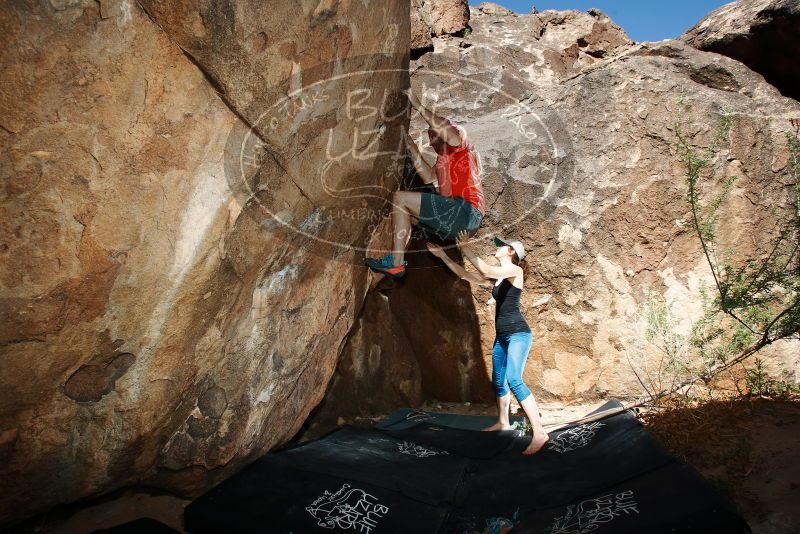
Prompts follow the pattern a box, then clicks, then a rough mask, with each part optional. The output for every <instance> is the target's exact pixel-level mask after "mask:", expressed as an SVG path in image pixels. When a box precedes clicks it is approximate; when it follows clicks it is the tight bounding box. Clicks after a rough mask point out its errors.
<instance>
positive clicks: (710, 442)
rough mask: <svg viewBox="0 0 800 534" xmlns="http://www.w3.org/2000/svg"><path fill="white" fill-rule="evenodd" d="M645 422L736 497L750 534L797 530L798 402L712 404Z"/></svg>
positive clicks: (799, 497) (799, 485)
mask: <svg viewBox="0 0 800 534" xmlns="http://www.w3.org/2000/svg"><path fill="white" fill-rule="evenodd" d="M643 420H644V422H645V425H646V426H647V428H648V430H650V431H651V432H652V433H653V434H655V435H656V436H657V437H658V438H659V439H660V440H661V441H662V442H663V443H664V445H665V446H666V447H667V448H668V449H669V450H670V451H671V452H672V453H673V454H675V455H676V456H678V457H679V458H682V459H683V460H685V461H687V462H688V463H690V464H691V465H693V466H694V467H695V468H697V469H698V470H699V471H700V472H701V473H702V474H703V475H704V476H705V477H706V478H708V479H709V480H710V481H711V482H712V483H714V484H715V485H716V486H717V487H718V488H719V489H720V490H722V491H723V492H724V493H726V494H727V495H728V496H729V497H730V498H731V500H733V502H734V503H735V504H736V506H737V507H738V509H739V512H740V513H741V514H742V516H744V518H745V519H746V520H747V522H748V523H749V524H750V527H751V528H752V529H753V534H783V533H786V534H791V533H796V532H800V507H798V503H800V457H798V454H797V446H798V444H799V443H800V399H786V400H771V399H765V398H739V399H735V400H728V401H714V402H709V403H706V404H701V405H699V406H696V407H685V408H673V409H669V410H665V411H659V412H650V413H647V414H644V415H643Z"/></svg>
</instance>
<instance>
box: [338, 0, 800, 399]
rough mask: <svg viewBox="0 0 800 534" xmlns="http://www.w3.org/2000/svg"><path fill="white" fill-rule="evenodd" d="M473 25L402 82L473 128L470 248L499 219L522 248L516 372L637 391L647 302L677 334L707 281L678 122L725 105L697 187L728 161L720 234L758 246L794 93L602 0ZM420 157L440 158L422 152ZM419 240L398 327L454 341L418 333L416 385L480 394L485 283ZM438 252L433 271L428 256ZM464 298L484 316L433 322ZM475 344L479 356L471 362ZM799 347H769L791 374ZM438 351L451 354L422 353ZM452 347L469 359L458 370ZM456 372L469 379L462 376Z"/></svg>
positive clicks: (697, 123)
mask: <svg viewBox="0 0 800 534" xmlns="http://www.w3.org/2000/svg"><path fill="white" fill-rule="evenodd" d="M470 25H471V27H472V32H471V34H470V35H469V36H465V37H463V38H462V37H458V36H445V37H439V38H434V45H435V46H434V51H433V52H429V53H425V54H423V55H422V56H421V57H419V58H418V59H417V60H413V61H412V62H411V70H412V76H411V82H412V87H413V89H414V90H415V92H416V93H417V94H419V95H421V98H423V100H425V101H427V103H428V104H429V105H430V106H433V107H435V108H436V109H437V111H438V112H440V113H441V114H442V115H444V116H447V117H450V118H452V119H454V120H456V121H457V122H460V123H461V124H462V125H463V126H464V127H465V128H466V129H467V131H468V133H469V134H470V135H471V137H472V139H473V140H474V142H475V143H476V145H477V147H478V150H479V152H480V154H481V158H482V163H483V177H484V187H485V192H486V199H487V206H488V212H487V217H486V219H485V222H484V224H483V229H482V230H481V232H480V233H479V235H480V236H482V237H481V238H480V239H479V240H478V242H477V243H476V246H477V247H478V249H480V250H481V252H482V253H485V254H486V255H487V256H488V255H491V254H492V253H493V251H494V247H493V246H492V245H491V242H490V239H489V238H490V236H492V235H494V234H501V235H506V236H516V237H517V238H519V239H521V240H522V241H523V242H525V244H526V246H527V248H528V250H529V264H530V267H531V272H530V273H529V276H528V277H527V279H526V283H525V293H524V294H523V299H522V304H523V308H524V311H525V313H526V315H527V317H528V320H529V322H530V324H531V326H532V328H533V332H534V344H533V349H532V352H531V356H530V359H529V362H528V364H527V367H526V373H525V379H526V381H527V383H528V384H529V385H530V386H532V388H533V389H534V391H535V392H536V393H537V395H539V396H540V397H541V398H545V399H553V400H560V401H565V402H572V401H576V400H586V401H593V400H596V399H600V398H603V397H608V396H613V397H617V398H628V397H633V396H636V395H638V394H640V393H642V388H641V386H640V384H639V382H638V379H637V378H636V376H635V374H634V372H633V371H634V369H635V370H636V371H637V372H639V373H640V375H642V376H643V377H644V378H645V379H649V378H657V379H659V380H664V379H665V378H664V376H667V375H663V374H662V375H659V372H658V369H660V367H659V366H663V359H661V352H660V350H659V349H658V348H657V347H656V346H655V344H653V343H650V342H648V341H647V339H646V331H647V328H648V325H647V321H646V319H645V315H646V309H647V308H646V307H647V305H648V303H649V302H652V300H653V299H656V300H659V301H665V302H666V303H667V305H668V306H669V307H670V308H671V310H672V315H673V317H675V324H674V334H675V335H676V336H680V335H685V334H686V333H688V330H689V328H690V325H691V321H693V320H697V319H698V318H699V317H700V316H701V313H702V302H701V300H702V297H701V294H700V288H701V287H702V286H703V285H705V286H706V287H710V284H711V283H712V280H711V278H710V276H711V275H710V271H709V269H708V266H707V264H706V261H705V259H704V257H703V256H702V254H701V251H700V248H699V243H698V239H697V236H696V235H695V234H694V232H693V231H692V230H691V229H690V228H689V227H688V224H687V220H688V219H687V217H688V216H689V213H690V212H689V206H688V204H687V201H686V198H685V197H686V179H685V169H684V165H683V163H682V162H681V161H680V158H679V156H678V153H677V150H676V142H677V139H676V136H675V129H674V128H675V124H676V121H678V120H682V121H684V122H685V123H686V125H685V126H684V127H685V128H686V130H687V132H688V135H689V136H690V138H691V139H692V143H693V144H695V145H696V146H697V147H699V148H701V147H705V146H708V144H709V143H710V142H711V139H712V138H713V136H714V135H715V131H716V129H717V125H718V123H719V120H720V118H721V113H722V112H723V111H725V112H727V113H730V114H731V117H732V130H731V133H730V137H729V142H728V143H727V144H726V145H725V146H724V147H723V150H722V151H721V152H720V154H719V155H718V156H717V158H716V159H715V160H714V162H713V167H714V171H715V173H716V175H715V176H716V177H717V178H716V179H715V180H714V181H712V182H711V183H710V184H709V186H708V187H709V190H708V192H707V194H708V195H709V198H711V196H710V195H713V194H714V192H718V191H719V190H720V187H721V184H722V182H723V180H724V178H725V177H726V176H729V175H731V174H735V175H737V176H739V181H737V186H736V188H735V189H734V191H733V192H732V197H731V199H730V202H729V204H728V205H727V206H726V211H725V215H723V216H722V218H721V220H722V222H721V229H720V235H721V236H725V237H726V238H727V239H728V240H729V241H726V242H725V243H723V245H722V247H723V248H724V247H725V246H728V245H731V246H733V245H736V246H737V247H739V248H738V251H739V252H740V253H742V254H750V253H754V252H755V251H757V250H759V248H758V247H759V246H764V245H765V244H766V243H767V242H768V240H767V239H766V237H765V236H767V235H769V222H768V220H769V218H768V217H765V214H766V213H767V212H768V210H769V207H770V206H771V205H772V203H774V202H781V201H785V194H786V191H787V188H786V187H785V186H786V184H787V183H788V182H789V181H790V174H789V167H788V164H787V160H788V152H787V147H786V137H785V134H786V132H787V131H789V130H790V129H791V124H790V119H792V118H797V117H800V105H798V103H797V102H795V101H793V100H791V99H788V98H784V97H782V96H781V95H780V94H779V93H778V92H777V91H776V90H775V89H774V88H773V87H772V86H770V85H769V84H767V83H765V82H764V80H763V78H762V77H761V76H759V75H758V74H756V73H754V72H753V71H751V70H750V69H748V68H747V67H746V66H745V65H743V64H742V63H739V62H737V61H734V60H732V59H729V58H727V57H724V56H720V55H717V54H711V53H706V52H701V51H698V50H696V49H695V48H692V47H690V46H687V45H686V44H684V43H682V42H680V41H664V42H661V43H643V44H640V45H634V44H633V43H632V42H631V41H630V40H629V39H628V38H627V36H625V34H624V32H622V30H621V29H619V27H618V26H616V25H615V24H614V23H613V22H612V21H610V20H609V19H608V18H607V17H606V16H605V15H603V14H602V13H600V12H598V11H592V12H590V13H580V12H576V11H566V12H557V11H545V12H543V13H534V14H531V15H520V14H507V13H503V12H499V13H496V12H495V11H494V10H492V9H481V8H477V9H476V8H473V9H472V13H471V18H470ZM424 129H425V125H424V122H423V121H421V119H420V118H419V117H418V116H416V115H415V116H414V117H413V119H412V130H411V132H412V134H413V135H415V136H417V139H418V141H419V142H420V144H421V145H420V146H422V145H424V144H425V134H424ZM428 157H429V159H430V160H431V161H433V158H434V155H433V153H432V152H430V153H429V154H428ZM411 249H412V254H411V258H412V259H411V260H410V261H411V262H414V263H412V264H411V266H412V267H419V268H413V269H410V270H409V272H408V274H407V276H406V279H405V281H404V282H403V284H402V285H401V286H399V287H396V288H394V289H392V290H390V291H388V292H387V295H388V299H389V302H390V305H391V308H392V310H393V312H394V313H395V314H403V315H404V316H405V320H404V322H403V325H404V331H405V332H406V333H409V332H419V331H429V332H430V331H431V330H434V329H435V330H436V337H437V338H438V339H442V340H446V341H445V342H444V343H442V344H440V345H439V346H438V347H437V350H433V351H428V350H421V349H423V346H420V345H418V344H417V343H412V346H413V347H414V349H415V355H416V358H417V361H418V365H419V366H420V368H421V369H422V380H423V383H426V381H427V383H429V384H437V385H439V389H438V390H437V389H426V390H425V394H426V396H427V398H436V399H440V400H447V401H461V402H464V401H475V400H482V399H483V398H484V395H485V394H486V390H485V389H481V387H480V380H478V379H476V377H475V374H476V373H478V375H482V377H479V378H481V379H482V380H483V383H484V385H488V383H489V378H490V370H491V345H492V342H493V340H494V317H493V316H494V307H493V306H492V305H491V304H489V303H488V301H489V298H490V296H491V295H490V288H489V287H476V286H473V287H472V298H471V301H470V300H466V301H465V299H464V297H463V294H462V292H461V288H462V287H464V283H463V282H460V281H458V280H457V279H456V278H455V276H454V275H452V274H450V273H449V271H447V270H446V269H445V268H444V267H443V266H442V265H441V263H438V262H437V261H436V260H434V259H427V260H423V259H422V256H425V255H426V254H427V253H426V252H425V250H424V243H423V242H422V241H412V244H411ZM451 254H452V255H453V257H457V256H456V254H454V251H452V250H451ZM416 255H419V256H420V258H419V259H414V258H416ZM435 265H438V269H439V270H440V271H441V272H439V273H434V272H431V268H430V267H431V266H435ZM448 277H449V279H450V280H451V281H450V282H449V283H448V282H447V279H448ZM432 280H436V282H434V283H432V282H431V281H432ZM431 288H436V289H435V290H432V289H431ZM412 297H413V298H412ZM401 303H402V306H401V305H400V304H401ZM465 308H466V309H467V310H468V311H469V313H470V314H474V317H476V318H477V323H478V330H477V331H476V330H475V328H474V321H473V320H470V319H469V318H464V319H459V320H458V321H451V322H448V321H443V320H441V318H442V317H458V316H459V315H458V314H461V313H463V310H464V309H465ZM431 325H433V326H431ZM376 335H379V336H383V335H384V334H376ZM360 336H361V337H360V339H361V340H362V341H361V342H362V343H365V344H368V343H370V342H371V341H370V337H369V336H366V335H364V334H360ZM476 342H477V343H478V344H479V345H480V346H481V347H482V349H481V351H480V352H481V357H482V358H483V363H482V365H478V366H477V367H478V368H477V369H476V365H475V364H474V363H472V362H473V360H472V357H473V356H472V354H474V351H475V349H474V348H471V347H474V346H475V343H476ZM354 343H355V341H354ZM797 349H798V345H797V342H785V343H778V344H776V345H774V346H772V347H770V348H768V349H766V350H765V352H764V359H765V360H766V361H769V362H773V363H774V364H775V366H774V367H773V369H774V370H775V371H776V372H780V371H781V370H783V371H785V372H786V373H788V376H794V377H795V378H796V369H798V364H800V358H798V356H797V355H798V354H800V351H798V350H797ZM442 353H445V354H449V355H450V359H451V361H452V363H451V364H450V365H449V366H445V367H438V368H436V367H434V366H431V365H430V363H429V362H430V359H431V358H439V355H440V354H442ZM456 360H458V361H463V362H465V364H464V365H461V364H459V365H460V366H461V367H462V369H457V368H456V365H455V362H456ZM467 364H468V365H467ZM426 365H427V369H426V368H425V367H424V366H426ZM661 368H663V367H661ZM466 379H468V380H469V383H470V384H472V387H470V388H462V389H458V388H456V387H454V385H456V384H458V383H459V382H461V381H463V380H466ZM337 395H338V396H340V399H343V398H345V397H346V396H347V392H346V391H343V390H338V391H332V392H330V393H329V398H327V399H326V404H327V405H329V406H330V405H333V404H335V403H336V397H337ZM488 395H489V396H490V397H491V391H489V392H488ZM342 406H343V405H342ZM345 412H346V409H345V410H343V411H342V415H349V414H347V413H345Z"/></svg>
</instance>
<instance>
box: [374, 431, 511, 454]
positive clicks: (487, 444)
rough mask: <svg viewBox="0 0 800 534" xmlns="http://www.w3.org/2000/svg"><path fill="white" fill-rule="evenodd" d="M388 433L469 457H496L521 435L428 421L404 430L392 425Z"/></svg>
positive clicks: (398, 437)
mask: <svg viewBox="0 0 800 534" xmlns="http://www.w3.org/2000/svg"><path fill="white" fill-rule="evenodd" d="M384 432H386V433H387V434H388V435H390V436H392V437H393V438H396V439H401V440H406V441H410V442H412V443H418V444H420V445H424V446H427V447H434V448H437V449H440V450H445V451H447V452H449V453H451V454H457V455H459V456H464V457H466V458H492V457H494V456H496V455H498V454H499V453H500V452H502V451H503V450H505V449H506V448H507V447H508V446H509V445H510V444H511V442H512V441H514V438H515V437H517V435H518V434H517V431H516V430H505V431H501V432H482V431H480V430H464V429H461V428H453V427H448V426H442V425H435V424H432V423H428V422H422V423H418V424H417V425H415V426H413V427H411V428H404V429H402V430H393V429H391V428H390V429H387V430H384Z"/></svg>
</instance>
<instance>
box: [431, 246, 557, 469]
mask: <svg viewBox="0 0 800 534" xmlns="http://www.w3.org/2000/svg"><path fill="white" fill-rule="evenodd" d="M468 240H469V236H468V235H467V234H466V232H461V233H460V234H459V235H458V241H457V244H458V248H459V249H460V250H461V253H462V254H463V256H464V257H465V258H466V259H467V260H469V262H470V263H472V265H474V266H475V269H477V271H478V272H477V273H473V272H469V271H467V270H466V269H465V268H464V267H462V266H461V265H459V264H458V263H456V262H454V261H453V260H452V259H451V258H450V257H449V256H448V255H447V253H446V252H445V251H444V250H443V249H442V247H440V246H439V245H435V244H433V243H430V242H429V243H428V244H427V246H428V250H430V251H431V253H432V254H433V255H435V256H436V257H438V258H439V259H441V260H442V261H443V262H444V264H445V265H446V266H447V267H448V268H449V269H450V270H451V271H453V272H454V273H455V274H457V275H458V276H459V277H461V278H463V279H464V280H467V281H468V282H474V283H478V284H482V283H484V282H486V281H488V280H494V281H495V283H494V287H493V288H492V299H493V300H494V301H495V306H496V307H495V315H494V322H495V325H494V326H495V340H494V345H493V347H492V383H493V385H494V388H495V394H496V395H497V422H496V423H495V424H493V425H492V426H490V427H487V428H484V430H510V429H511V424H510V422H509V409H510V407H511V393H513V394H514V396H515V397H516V398H517V402H519V404H520V406H522V409H523V410H524V411H525V415H526V416H527V417H528V420H529V421H530V422H531V427H532V429H533V439H531V442H530V444H529V445H528V447H527V448H526V449H525V450H524V451H522V453H523V454H526V455H529V454H535V453H537V452H539V450H541V448H542V447H543V446H544V444H545V443H547V440H548V439H549V436H548V435H547V432H545V430H544V427H543V426H542V422H541V420H540V419H539V408H538V406H537V405H536V400H535V399H534V398H533V394H532V393H531V390H530V389H528V387H527V386H526V385H525V383H524V382H523V381H522V370H523V369H524V367H525V361H526V360H527V359H528V352H529V351H530V348H531V344H532V343H533V334H532V333H531V329H530V326H528V322H527V321H526V320H525V317H524V316H523V315H522V312H521V311H520V307H519V301H520V297H521V296H522V288H523V281H524V276H525V272H524V269H523V265H524V264H522V261H523V260H524V259H525V248H524V247H523V246H522V243H520V242H519V241H510V240H507V239H502V238H498V237H495V238H494V242H495V245H497V247H498V248H497V251H496V252H495V253H494V257H495V258H497V260H498V261H499V262H500V265H499V266H492V265H489V264H488V263H486V262H485V261H483V260H482V259H480V258H478V257H477V256H475V255H474V254H473V253H472V251H471V250H470V249H469V248H468V245H467V242H468ZM490 302H491V301H490ZM509 389H510V391H511V393H509Z"/></svg>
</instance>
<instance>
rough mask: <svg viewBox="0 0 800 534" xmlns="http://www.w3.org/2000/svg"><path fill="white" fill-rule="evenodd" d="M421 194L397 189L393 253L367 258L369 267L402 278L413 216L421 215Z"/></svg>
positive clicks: (393, 208)
mask: <svg viewBox="0 0 800 534" xmlns="http://www.w3.org/2000/svg"><path fill="white" fill-rule="evenodd" d="M420 195H421V193H416V192H413V191H397V192H395V193H394V196H393V197H392V236H393V248H392V252H393V253H392V254H387V255H386V256H384V257H382V258H367V259H366V260H364V263H366V265H367V267H369V268H370V269H372V270H373V271H376V272H378V273H382V274H388V275H391V276H393V277H395V278H401V277H402V276H404V275H405V274H406V264H407V262H406V261H405V253H406V247H407V246H408V241H409V240H410V239H411V224H412V222H413V221H412V218H413V219H414V220H416V219H417V218H418V217H419V209H420Z"/></svg>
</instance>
